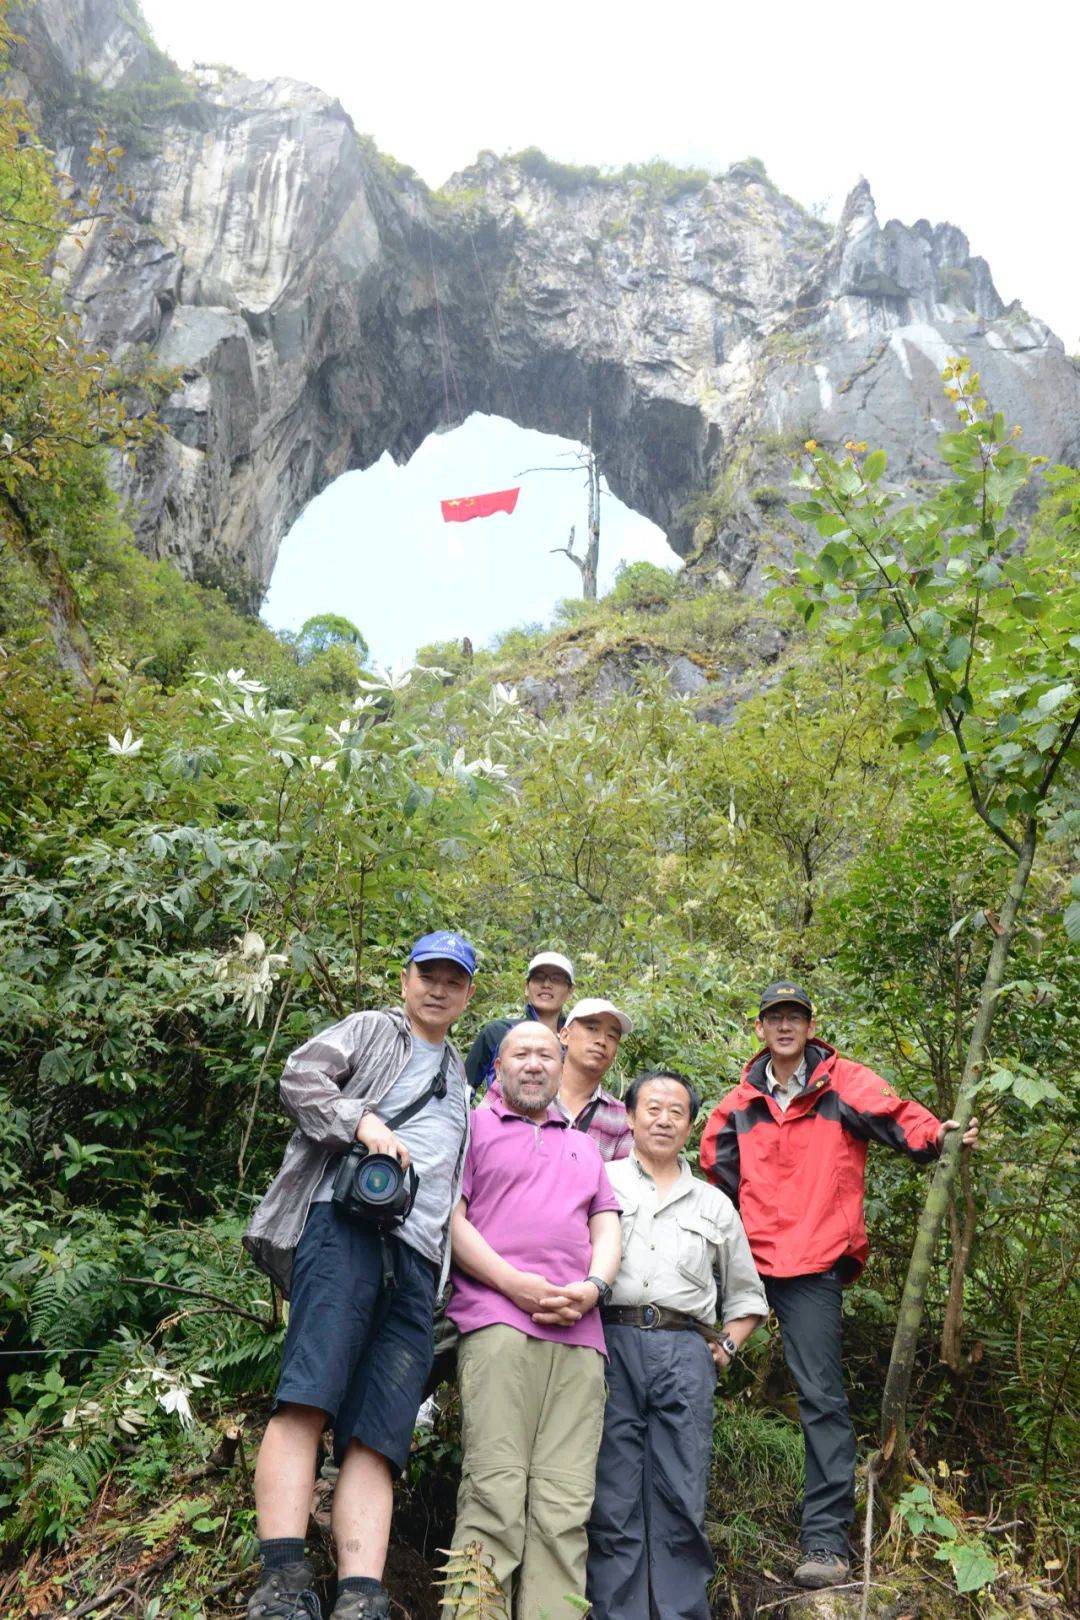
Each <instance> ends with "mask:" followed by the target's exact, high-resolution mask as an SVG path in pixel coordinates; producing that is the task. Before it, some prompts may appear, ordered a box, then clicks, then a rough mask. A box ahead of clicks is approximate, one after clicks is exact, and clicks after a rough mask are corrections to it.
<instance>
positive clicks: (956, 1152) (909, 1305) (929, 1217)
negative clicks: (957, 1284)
mask: <svg viewBox="0 0 1080 1620" xmlns="http://www.w3.org/2000/svg"><path fill="white" fill-rule="evenodd" d="M1037 832H1038V829H1037V824H1036V822H1035V819H1034V817H1031V818H1030V820H1029V822H1028V825H1027V829H1026V831H1025V834H1024V840H1023V843H1022V844H1021V847H1020V855H1019V858H1018V859H1017V863H1016V867H1015V869H1014V871H1013V876H1012V882H1011V883H1010V885H1009V892H1008V896H1007V898H1006V901H1005V905H1004V907H1003V909H1002V913H1001V924H1000V927H1001V932H1000V933H999V934H998V935H997V937H996V938H995V940H994V945H993V949H992V950H991V952H990V960H989V962H988V963H987V967H986V974H985V976H984V978H983V982H982V990H981V992H980V994H979V1007H978V1011H977V1012H976V1015H975V1023H974V1026H973V1028H972V1031H971V1038H970V1040H969V1042H968V1049H967V1056H966V1058H965V1061H964V1073H963V1076H962V1078H961V1080H960V1089H959V1091H958V1092H957V1096H956V1102H955V1104H954V1105H953V1110H952V1117H953V1118H954V1119H956V1120H958V1121H959V1124H960V1129H959V1130H958V1131H951V1132H950V1133H949V1135H948V1136H947V1137H946V1139H945V1148H944V1150H943V1152H942V1155H941V1158H940V1160H939V1162H938V1165H937V1169H936V1170H935V1171H934V1176H933V1180H932V1181H931V1183H930V1188H929V1191H928V1192H927V1195H926V1202H925V1204H924V1205H923V1211H922V1214H921V1215H920V1217H919V1224H918V1227H917V1228H916V1232H915V1244H914V1247H913V1249H912V1252H911V1261H910V1263H909V1265H908V1274H907V1279H906V1281H905V1283H904V1294H903V1298H902V1299H901V1301H900V1311H899V1315H898V1318H897V1323H896V1333H895V1335H894V1337H893V1347H892V1357H891V1359H890V1361H889V1370H888V1373H887V1374H886V1377H885V1389H884V1393H883V1395H882V1401H881V1443H882V1456H883V1457H884V1458H885V1459H886V1460H887V1462H888V1478H889V1480H890V1481H893V1480H895V1479H897V1478H898V1477H899V1475H900V1474H901V1473H902V1472H903V1468H904V1464H905V1462H906V1460H907V1449H908V1447H907V1401H908V1392H909V1390H910V1388H911V1374H912V1370H913V1368H914V1365H915V1354H916V1351H917V1349H918V1345H919V1333H920V1330H921V1328H922V1319H923V1309H924V1306H925V1303H926V1289H927V1284H928V1283H929V1281H930V1273H931V1269H932V1266H933V1261H934V1251H935V1249H936V1248H937V1241H938V1236H939V1234H940V1232H941V1223H942V1221H943V1220H944V1218H945V1213H946V1210H947V1209H948V1206H949V1198H950V1195H951V1192H952V1187H953V1183H954V1181H955V1179H956V1173H957V1169H958V1167H959V1163H960V1151H961V1150H960V1138H961V1136H962V1135H963V1133H964V1130H965V1129H966V1127H967V1125H968V1124H969V1122H970V1120H971V1116H972V1114H973V1113H974V1105H975V1094H976V1092H977V1090H978V1087H979V1085H980V1083H981V1081H982V1076H983V1065H984V1063H985V1061H986V1048H987V1044H988V1041H989V1038H990V1028H991V1025H992V1024H993V1021H994V1012H995V1010H996V1007H997V993H998V991H999V990H1000V988H1001V986H1002V984H1003V983H1004V980H1005V964H1006V962H1007V960H1008V956H1009V948H1010V946H1011V945H1012V941H1013V936H1014V934H1015V932H1016V923H1017V918H1018V916H1019V914H1020V908H1021V906H1022V905H1023V901H1024V892H1025V890H1026V889H1027V884H1028V878H1029V877H1030V876H1031V867H1032V862H1033V861H1034V859H1035V845H1036V839H1037Z"/></svg>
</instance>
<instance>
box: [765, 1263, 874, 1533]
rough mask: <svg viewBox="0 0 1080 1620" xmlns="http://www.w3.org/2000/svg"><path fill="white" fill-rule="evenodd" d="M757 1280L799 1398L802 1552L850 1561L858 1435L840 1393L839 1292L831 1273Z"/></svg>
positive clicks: (842, 1366)
mask: <svg viewBox="0 0 1080 1620" xmlns="http://www.w3.org/2000/svg"><path fill="white" fill-rule="evenodd" d="M761 1280H762V1282H763V1283H764V1284H765V1293H766V1295H767V1296H768V1300H769V1304H770V1305H771V1306H772V1308H773V1310H774V1311H775V1312H776V1319H777V1321H778V1322H779V1323H780V1336H781V1338H782V1340H783V1344H784V1359H785V1361H786V1362H787V1364H788V1368H789V1370H790V1372H791V1376H792V1377H793V1378H794V1380H795V1385H796V1388H797V1389H798V1391H799V1420H800V1422H801V1423H802V1431H803V1440H804V1441H805V1444H806V1490H805V1493H804V1495H803V1510H802V1536H801V1539H802V1546H803V1551H804V1552H813V1551H816V1550H817V1549H818V1548H827V1549H828V1551H829V1552H833V1553H837V1554H838V1555H839V1556H840V1557H841V1558H850V1557H851V1548H850V1546H849V1544H848V1531H849V1530H850V1528H851V1521H852V1519H853V1518H854V1516H855V1433H854V1430H853V1429H852V1427H851V1418H850V1416H849V1414H848V1403H847V1395H846V1394H845V1393H844V1364H843V1359H842V1347H841V1315H840V1311H841V1301H842V1298H843V1292H844V1290H843V1287H842V1285H841V1282H840V1278H839V1276H838V1275H837V1271H836V1268H835V1267H833V1268H832V1269H831V1270H830V1271H824V1272H821V1273H819V1274H818V1275H816V1276H810V1277H763V1278H762V1279H761Z"/></svg>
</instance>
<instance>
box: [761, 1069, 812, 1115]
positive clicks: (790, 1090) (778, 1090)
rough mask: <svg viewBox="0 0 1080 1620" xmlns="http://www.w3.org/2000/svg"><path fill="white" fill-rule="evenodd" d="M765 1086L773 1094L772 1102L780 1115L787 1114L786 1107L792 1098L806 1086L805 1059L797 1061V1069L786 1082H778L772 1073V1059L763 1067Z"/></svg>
mask: <svg viewBox="0 0 1080 1620" xmlns="http://www.w3.org/2000/svg"><path fill="white" fill-rule="evenodd" d="M765 1084H766V1085H767V1086H768V1088H769V1090H770V1091H771V1092H772V1094H773V1100H774V1102H775V1103H776V1105H777V1107H778V1108H779V1109H780V1111H781V1113H785V1114H786V1113H787V1105H788V1103H789V1102H790V1101H791V1099H792V1098H793V1097H797V1096H798V1095H799V1092H800V1091H802V1090H803V1088H804V1087H805V1085H806V1058H805V1056H803V1057H801V1058H800V1059H799V1067H798V1068H797V1069H796V1070H795V1073H794V1074H790V1075H788V1078H787V1079H786V1080H778V1079H777V1078H776V1076H775V1074H774V1073H773V1066H772V1058H770V1059H769V1061H768V1063H766V1065H765Z"/></svg>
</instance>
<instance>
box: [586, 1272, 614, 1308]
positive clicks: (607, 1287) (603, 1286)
mask: <svg viewBox="0 0 1080 1620" xmlns="http://www.w3.org/2000/svg"><path fill="white" fill-rule="evenodd" d="M584 1281H585V1282H591V1283H592V1284H593V1286H594V1287H595V1289H596V1290H597V1293H598V1294H599V1295H600V1298H599V1299H598V1300H597V1301H596V1303H597V1306H598V1307H599V1306H601V1305H606V1304H607V1303H608V1300H609V1299H610V1298H611V1284H610V1283H608V1282H605V1281H604V1279H603V1277H596V1276H589V1277H586V1278H584Z"/></svg>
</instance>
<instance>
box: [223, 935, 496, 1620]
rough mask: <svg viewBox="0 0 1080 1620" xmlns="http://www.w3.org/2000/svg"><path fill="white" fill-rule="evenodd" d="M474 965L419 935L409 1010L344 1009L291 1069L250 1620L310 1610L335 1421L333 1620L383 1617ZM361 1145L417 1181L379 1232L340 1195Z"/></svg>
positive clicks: (422, 1369) (260, 1226)
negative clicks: (275, 1331)
mask: <svg viewBox="0 0 1080 1620" xmlns="http://www.w3.org/2000/svg"><path fill="white" fill-rule="evenodd" d="M475 967H476V956H475V953H474V951H473V948H472V946H471V945H470V944H469V943H468V941H467V940H465V939H463V938H462V937H461V935H460V934H453V933H446V932H442V933H435V934H426V935H425V936H424V937H423V939H420V940H418V941H417V942H416V944H415V945H414V946H413V948H412V951H411V952H410V953H409V958H408V961H407V963H406V965H405V967H404V968H403V969H402V974H401V994H402V998H403V1001H404V1004H405V1005H404V1010H403V1011H401V1010H399V1009H397V1008H393V1009H391V1010H389V1011H385V1012H359V1013H353V1014H352V1015H351V1016H350V1017H348V1018H346V1019H344V1020H343V1021H342V1022H341V1023H340V1024H335V1025H334V1026H333V1028H332V1029H328V1030H324V1031H323V1033H322V1034H321V1035H316V1036H315V1037H314V1038H313V1039H312V1040H310V1041H308V1042H306V1043H305V1045H303V1046H301V1047H299V1048H298V1049H297V1051H295V1052H294V1053H293V1054H292V1056H291V1057H290V1058H289V1060H288V1062H287V1063H286V1065H285V1073H284V1075H283V1076H282V1080H281V1100H282V1104H283V1106H284V1108H285V1111H286V1113H288V1114H289V1116H290V1117H291V1118H292V1119H294V1120H295V1121H296V1125H297V1129H296V1131H295V1132H294V1133H293V1136H292V1139H291V1140H290V1142H289V1145H288V1148H287V1149H286V1152H285V1158H284V1160H283V1162H282V1166H281V1169H280V1171H279V1172H278V1174H277V1176H276V1177H275V1179H274V1181H273V1183H272V1184H271V1186H270V1189H269V1191H268V1192H267V1194H266V1197H265V1198H264V1199H263V1201H262V1203H261V1204H260V1205H259V1207H258V1209H257V1210H256V1211H255V1215H254V1217H253V1219H252V1222H251V1225H250V1227H249V1228H248V1230H247V1232H246V1233H245V1236H244V1243H245V1246H246V1247H247V1249H248V1250H249V1251H250V1253H251V1254H252V1255H253V1257H254V1258H255V1260H256V1262H257V1263H258V1264H259V1265H260V1266H261V1267H262V1268H263V1270H264V1271H266V1272H267V1273H268V1274H269V1276H270V1277H271V1278H272V1279H273V1281H274V1282H275V1283H277V1285H278V1286H279V1287H280V1288H281V1289H283V1291H284V1292H285V1293H286V1294H287V1295H288V1296H289V1299H290V1309H289V1328H288V1334H287V1336H286V1340H285V1354H284V1358H283V1361H282V1367H281V1377H280V1380H279V1382H278V1388H277V1397H276V1400H275V1405H274V1414H273V1416H272V1417H271V1419H270V1422H269V1423H268V1424H267V1427H266V1434H265V1436H264V1438H263V1443H262V1446H261V1448H260V1451H259V1461H258V1465H257V1467H256V1470H255V1505H256V1510H257V1515H258V1531H259V1553H260V1561H261V1565H262V1571H261V1576H260V1580H259V1584H258V1587H257V1588H256V1591H255V1593H254V1595H253V1597H252V1599H251V1601H250V1603H249V1605H248V1615H249V1617H250V1620H306V1617H310V1620H317V1616H318V1615H319V1613H320V1610H319V1604H318V1600H317V1598H316V1595H315V1592H314V1590H313V1588H312V1570H311V1565H310V1564H309V1563H308V1562H307V1561H306V1560H305V1558H304V1535H305V1532H306V1529H307V1521H308V1510H309V1506H310V1502H311V1489H312V1482H313V1479H314V1473H315V1461H316V1456H317V1453H318V1445H319V1437H320V1435H321V1434H322V1431H323V1430H324V1428H326V1427H327V1425H328V1424H329V1425H330V1426H331V1427H332V1428H333V1431H334V1456H335V1460H336V1461H337V1463H338V1465H339V1467H340V1474H339V1476H338V1481H337V1486H336V1488H335V1491H334V1506H333V1520H332V1523H333V1532H334V1540H335V1542H336V1545H337V1561H338V1593H337V1601H336V1603H335V1605H334V1610H333V1620H382V1617H384V1616H388V1615H389V1613H390V1607H389V1599H388V1597H387V1594H386V1592H385V1590H384V1589H383V1586H382V1571H383V1564H384V1562H385V1558H386V1548H387V1543H388V1541H389V1536H390V1514H391V1508H392V1502H393V1480H394V1477H395V1475H396V1474H400V1472H401V1471H402V1469H403V1468H404V1466H405V1462H406V1459H407V1457H408V1454H409V1445H410V1442H411V1439H412V1431H413V1422H414V1419H415V1416H416V1409H417V1407H418V1406H419V1404H420V1401H421V1399H422V1397H423V1392H424V1384H425V1381H426V1379H427V1375H428V1371H429V1369H430V1367H431V1361H432V1355H433V1343H432V1321H433V1313H434V1305H435V1299H436V1295H437V1293H438V1291H439V1289H440V1287H441V1286H442V1284H443V1283H444V1282H445V1280H446V1274H447V1270H448V1265H449V1228H450V1212H451V1210H452V1209H453V1208H454V1206H455V1205H456V1203H457V1201H458V1197H459V1193H460V1189H461V1174H462V1168H463V1165H464V1158H465V1148H466V1145H467V1142H468V1134H469V1107H468V1083H467V1081H466V1078H465V1070H464V1067H463V1065H462V1062H461V1059H460V1057H459V1056H458V1054H457V1052H456V1051H455V1049H454V1048H453V1046H451V1044H450V1042H449V1040H448V1034H449V1031H450V1029H451V1027H452V1025H453V1024H454V1021H455V1020H456V1019H457V1018H458V1017H460V1015H461V1013H462V1012H463V1011H464V1010H465V1007H466V1006H467V1004H468V1002H469V1000H470V998H471V996H472V993H473V983H472V981H473V973H474V970H475ZM410 1105H415V1106H414V1107H413V1108H412V1110H411V1113H410V1117H409V1118H408V1119H407V1120H405V1119H402V1120H401V1123H400V1126H399V1127H398V1129H397V1130H396V1131H395V1130H391V1129H390V1127H389V1126H388V1125H387V1124H386V1123H385V1121H386V1120H387V1119H394V1118H395V1117H397V1116H399V1115H401V1114H402V1113H403V1112H405V1111H409V1110H410ZM354 1142H361V1143H363V1144H364V1146H365V1147H366V1148H367V1150H368V1152H369V1153H372V1154H376V1153H379V1154H387V1155H390V1156H392V1157H395V1158H396V1159H397V1160H398V1162H399V1163H400V1165H401V1167H402V1169H405V1170H407V1169H408V1168H409V1166H410V1164H411V1165H412V1166H413V1168H414V1169H415V1170H416V1172H417V1174H418V1177H419V1182H418V1186H417V1190H416V1197H415V1201H414V1202H413V1205H412V1208H411V1209H410V1211H409V1213H408V1215H407V1217H406V1219H405V1221H404V1223H403V1224H402V1225H400V1226H399V1227H398V1228H397V1229H396V1230H395V1231H394V1232H393V1233H392V1235H391V1236H389V1237H383V1236H381V1235H380V1233H379V1231H378V1230H377V1229H376V1228H375V1227H374V1226H373V1225H371V1224H370V1223H369V1222H367V1221H365V1220H358V1219H356V1218H350V1217H349V1216H348V1215H347V1214H345V1213H343V1212H342V1211H340V1210H339V1208H338V1206H337V1205H336V1204H334V1203H333V1202H332V1197H333V1191H334V1177H335V1174H336V1172H337V1170H338V1168H339V1166H340V1163H341V1155H342V1154H343V1153H345V1152H346V1151H347V1150H348V1149H349V1148H351V1147H352V1145H353V1143H354ZM388 1168H389V1167H388Z"/></svg>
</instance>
